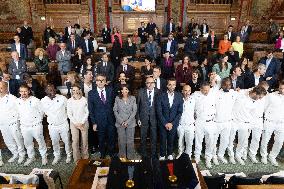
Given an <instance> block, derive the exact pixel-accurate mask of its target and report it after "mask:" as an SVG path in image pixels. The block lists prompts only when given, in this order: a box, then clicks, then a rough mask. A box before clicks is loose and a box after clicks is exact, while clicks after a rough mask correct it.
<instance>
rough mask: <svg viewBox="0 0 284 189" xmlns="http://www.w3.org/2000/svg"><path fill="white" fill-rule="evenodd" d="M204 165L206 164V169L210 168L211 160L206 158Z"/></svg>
mask: <svg viewBox="0 0 284 189" xmlns="http://www.w3.org/2000/svg"><path fill="white" fill-rule="evenodd" d="M205 166H206V167H207V168H208V169H211V168H212V165H211V161H209V160H206V161H205Z"/></svg>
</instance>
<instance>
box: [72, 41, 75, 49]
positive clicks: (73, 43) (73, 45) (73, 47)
mask: <svg viewBox="0 0 284 189" xmlns="http://www.w3.org/2000/svg"><path fill="white" fill-rule="evenodd" d="M72 49H75V41H72Z"/></svg>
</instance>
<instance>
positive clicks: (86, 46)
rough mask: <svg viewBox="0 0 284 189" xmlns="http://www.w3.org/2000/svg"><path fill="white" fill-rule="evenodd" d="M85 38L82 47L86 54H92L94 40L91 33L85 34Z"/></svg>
mask: <svg viewBox="0 0 284 189" xmlns="http://www.w3.org/2000/svg"><path fill="white" fill-rule="evenodd" d="M82 37H83V40H82V41H81V47H82V50H83V52H84V54H85V55H86V56H90V55H92V54H93V52H94V46H93V42H92V41H91V39H90V33H84V34H83V36H82Z"/></svg>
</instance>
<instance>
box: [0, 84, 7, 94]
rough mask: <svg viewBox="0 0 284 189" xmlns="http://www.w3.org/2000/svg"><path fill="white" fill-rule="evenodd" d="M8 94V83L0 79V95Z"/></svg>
mask: <svg viewBox="0 0 284 189" xmlns="http://www.w3.org/2000/svg"><path fill="white" fill-rule="evenodd" d="M6 94H8V83H7V82H4V81H0V96H1V97H3V96H5V95H6Z"/></svg>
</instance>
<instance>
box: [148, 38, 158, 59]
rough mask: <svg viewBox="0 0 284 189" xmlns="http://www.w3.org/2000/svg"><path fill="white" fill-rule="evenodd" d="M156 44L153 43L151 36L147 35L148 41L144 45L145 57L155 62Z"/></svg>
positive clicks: (156, 54) (156, 55)
mask: <svg viewBox="0 0 284 189" xmlns="http://www.w3.org/2000/svg"><path fill="white" fill-rule="evenodd" d="M158 54H159V53H158V43H157V42H156V41H154V38H153V36H152V35H149V37H148V41H147V42H146V43H145V55H146V56H149V57H151V58H152V59H153V60H156V59H157V57H158Z"/></svg>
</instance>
